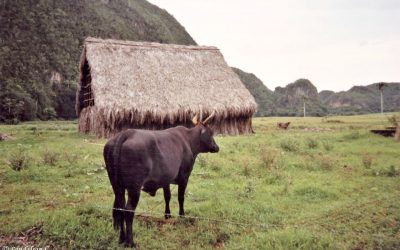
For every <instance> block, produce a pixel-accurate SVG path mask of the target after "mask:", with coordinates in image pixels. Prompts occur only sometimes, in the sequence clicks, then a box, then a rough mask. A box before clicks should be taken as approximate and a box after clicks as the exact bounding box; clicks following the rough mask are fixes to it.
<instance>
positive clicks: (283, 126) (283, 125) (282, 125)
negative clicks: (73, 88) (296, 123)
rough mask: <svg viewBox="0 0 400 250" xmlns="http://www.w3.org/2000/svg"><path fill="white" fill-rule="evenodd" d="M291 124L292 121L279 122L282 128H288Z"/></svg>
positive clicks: (279, 126)
mask: <svg viewBox="0 0 400 250" xmlns="http://www.w3.org/2000/svg"><path fill="white" fill-rule="evenodd" d="M289 125H290V122H286V123H283V122H278V128H281V129H287V128H288V127H289Z"/></svg>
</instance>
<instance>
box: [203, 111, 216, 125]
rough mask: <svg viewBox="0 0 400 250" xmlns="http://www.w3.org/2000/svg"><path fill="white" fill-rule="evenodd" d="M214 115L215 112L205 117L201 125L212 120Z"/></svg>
mask: <svg viewBox="0 0 400 250" xmlns="http://www.w3.org/2000/svg"><path fill="white" fill-rule="evenodd" d="M214 115H215V110H214V111H213V112H212V113H211V115H210V116H209V117H207V118H206V119H205V120H204V121H203V124H207V122H208V121H209V120H210V119H211V118H213V117H214Z"/></svg>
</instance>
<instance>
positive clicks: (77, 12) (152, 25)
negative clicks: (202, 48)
mask: <svg viewBox="0 0 400 250" xmlns="http://www.w3.org/2000/svg"><path fill="white" fill-rule="evenodd" d="M0 24H1V25H0V58H1V59H0V122H1V121H6V122H17V121H18V120H32V119H35V118H39V119H52V118H66V119H68V118H74V117H75V110H74V102H75V92H76V83H77V78H78V62H79V58H80V54H81V52H82V43H83V40H84V38H85V37H87V36H94V37H101V38H113V39H126V40H142V41H154V42H160V43H175V44H185V45H195V44H196V43H195V41H194V40H193V39H192V37H191V36H190V35H189V34H188V33H187V32H186V30H185V29H184V27H183V26H182V25H180V24H179V23H178V22H177V21H176V20H175V18H174V17H173V16H171V15H170V14H168V13H167V12H166V11H165V10H162V9H160V8H158V7H157V6H155V5H153V4H151V3H149V2H147V1H145V0H101V1H99V0H85V1H82V0H54V1H40V0H30V1H26V0H6V1H2V3H1V4H0Z"/></svg>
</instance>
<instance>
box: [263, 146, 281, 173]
mask: <svg viewBox="0 0 400 250" xmlns="http://www.w3.org/2000/svg"><path fill="white" fill-rule="evenodd" d="M260 158H261V161H262V164H263V167H266V168H268V169H272V168H274V167H275V163H276V160H277V158H278V153H277V152H276V151H275V150H269V149H267V148H264V147H263V148H261V150H260Z"/></svg>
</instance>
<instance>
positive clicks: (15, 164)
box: [7, 145, 31, 171]
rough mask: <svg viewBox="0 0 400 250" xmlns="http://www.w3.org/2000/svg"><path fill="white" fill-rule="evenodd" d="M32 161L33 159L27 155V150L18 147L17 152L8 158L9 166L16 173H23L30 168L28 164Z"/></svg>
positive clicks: (20, 146)
mask: <svg viewBox="0 0 400 250" xmlns="http://www.w3.org/2000/svg"><path fill="white" fill-rule="evenodd" d="M30 160H31V157H30V156H29V154H28V153H27V148H26V147H24V146H22V145H18V148H17V150H16V151H14V152H12V153H11V154H10V156H9V158H8V161H7V163H8V165H9V166H10V167H11V168H12V169H13V170H15V171H21V170H22V169H25V168H27V167H28V162H29V161H30Z"/></svg>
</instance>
